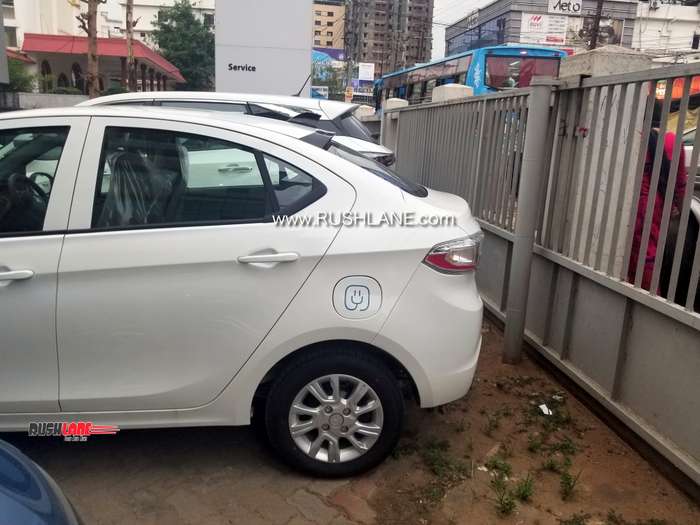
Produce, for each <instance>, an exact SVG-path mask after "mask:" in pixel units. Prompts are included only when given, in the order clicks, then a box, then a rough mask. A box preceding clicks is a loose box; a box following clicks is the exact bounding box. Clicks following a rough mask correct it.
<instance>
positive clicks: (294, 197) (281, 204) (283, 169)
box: [264, 155, 326, 215]
mask: <svg viewBox="0 0 700 525" xmlns="http://www.w3.org/2000/svg"><path fill="white" fill-rule="evenodd" d="M264 158H265V168H266V169H267V173H268V174H269V177H270V183H271V184H272V189H273V191H274V194H275V199H276V201H277V206H278V208H277V213H279V214H282V215H287V214H292V213H294V212H296V211H298V210H300V209H302V208H304V207H306V206H308V205H309V204H310V203H312V202H313V201H315V200H316V199H318V198H319V197H321V196H322V195H323V194H324V193H325V192H326V188H325V186H324V185H323V184H322V183H321V182H319V181H318V180H316V179H315V178H313V177H312V176H311V175H309V174H308V173H305V172H304V171H302V170H300V169H299V168H296V167H294V166H292V165H291V164H288V163H286V162H284V161H282V160H279V159H276V158H274V157H270V156H268V155H265V156H264Z"/></svg>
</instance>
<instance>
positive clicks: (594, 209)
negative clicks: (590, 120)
mask: <svg viewBox="0 0 700 525" xmlns="http://www.w3.org/2000/svg"><path fill="white" fill-rule="evenodd" d="M605 97H606V98H605V114H604V115H603V129H602V133H601V134H600V141H599V145H598V163H597V165H596V174H595V178H594V179H593V181H594V182H593V195H592V196H591V198H592V200H591V214H590V218H589V226H588V231H587V232H586V245H585V248H584V256H583V263H584V264H585V265H587V266H592V263H591V251H592V249H593V235H594V233H595V224H596V216H597V215H598V197H599V195H600V182H601V180H602V178H603V161H604V159H605V154H606V152H607V151H608V149H609V148H608V131H609V129H610V112H611V109H612V102H613V99H614V98H615V86H614V85H608V86H607V87H606V90H605ZM608 175H609V174H608ZM601 229H602V225H601ZM599 250H600V232H599V234H598V242H597V243H596V252H597V251H599Z"/></svg>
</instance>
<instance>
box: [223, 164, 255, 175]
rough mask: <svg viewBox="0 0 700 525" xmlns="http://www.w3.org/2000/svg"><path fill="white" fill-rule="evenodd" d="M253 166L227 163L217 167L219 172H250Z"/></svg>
mask: <svg viewBox="0 0 700 525" xmlns="http://www.w3.org/2000/svg"><path fill="white" fill-rule="evenodd" d="M251 171H253V168H251V167H250V166H239V165H238V164H228V165H226V166H223V167H221V168H219V173H250V172H251Z"/></svg>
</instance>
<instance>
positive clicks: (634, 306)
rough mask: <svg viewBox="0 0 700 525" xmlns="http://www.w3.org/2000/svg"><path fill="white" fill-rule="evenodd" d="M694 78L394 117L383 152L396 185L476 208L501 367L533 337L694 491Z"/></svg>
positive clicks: (596, 86)
mask: <svg viewBox="0 0 700 525" xmlns="http://www.w3.org/2000/svg"><path fill="white" fill-rule="evenodd" d="M696 76H698V77H700V65H697V64H696V65H684V66H672V67H667V68H660V69H654V70H650V71H643V72H637V73H629V74H622V75H614V76H608V77H592V78H587V79H583V80H577V81H576V82H556V81H550V82H549V83H547V82H544V85H543V82H541V81H540V82H539V83H538V84H539V86H533V87H532V88H529V89H526V90H522V89H520V90H514V91H509V92H507V93H498V94H493V95H487V96H480V97H473V98H467V99H461V100H457V101H454V100H453V101H449V102H443V103H432V104H423V105H415V106H408V107H405V108H397V109H394V110H387V111H385V114H384V120H383V122H382V142H383V143H384V144H385V145H387V146H388V147H390V148H392V149H394V150H395V152H396V154H397V158H398V166H397V169H398V171H399V172H400V173H401V174H402V175H404V176H407V177H408V178H411V179H413V180H416V181H418V182H420V183H423V184H425V185H426V186H429V187H431V188H434V189H438V190H444V191H449V192H452V193H456V194H458V195H460V196H462V197H464V198H465V199H466V200H467V202H468V203H469V204H470V206H471V208H472V212H473V214H474V216H475V217H476V219H477V220H478V221H479V223H480V224H481V226H482V229H483V230H484V233H485V240H484V244H483V246H482V259H481V263H480V266H479V270H478V272H477V280H478V282H479V288H480V291H481V294H482V297H483V299H484V303H485V305H486V307H487V308H488V309H489V310H490V311H491V313H492V314H494V315H496V316H497V317H499V318H501V319H503V320H504V321H505V324H506V351H505V357H506V358H508V359H510V358H513V359H512V360H513V361H517V359H515V358H516V357H517V353H519V351H520V346H521V344H522V340H523V338H524V339H525V340H526V341H528V342H529V343H530V344H531V345H532V346H534V347H535V348H536V349H537V350H538V351H539V352H540V353H541V354H542V355H543V356H544V357H545V358H547V359H548V360H550V361H551V362H552V364H554V365H555V366H557V367H558V368H559V369H561V370H562V371H563V372H564V373H565V374H567V375H568V376H569V377H570V378H571V379H573V380H574V381H575V382H577V383H578V384H579V385H580V386H581V387H582V388H584V389H585V390H586V391H587V392H588V393H589V394H591V395H592V396H593V397H594V398H595V399H597V400H598V401H599V402H600V403H601V404H602V405H603V406H605V407H606V408H607V409H608V410H609V411H610V412H611V413H613V414H615V415H616V416H617V417H618V418H619V419H620V420H621V421H623V422H624V423H625V424H626V425H627V426H628V427H629V428H630V429H632V430H633V431H635V432H636V433H637V434H638V435H639V436H641V437H642V438H643V439H645V440H646V441H647V442H648V443H649V444H650V445H652V446H653V447H655V448H656V449H657V450H658V451H659V452H660V453H662V454H663V455H665V456H666V457H667V458H668V459H669V460H670V461H671V462H673V463H674V464H675V465H676V466H677V467H678V468H679V469H681V470H682V471H683V472H685V473H686V475H687V476H689V477H690V478H691V479H692V480H694V481H695V482H696V483H700V418H697V417H688V415H690V414H700V381H699V380H698V378H700V313H698V311H697V310H698V306H697V303H698V299H700V297H698V296H699V295H700V294H698V293H697V288H698V280H699V276H700V240H698V238H699V236H698V222H697V219H696V218H695V217H694V215H693V213H692V212H691V203H692V199H693V180H694V177H695V175H696V172H697V171H698V161H699V160H700V147H698V146H699V144H698V142H700V138H699V134H697V133H696V134H695V138H694V141H693V144H692V145H690V144H686V145H684V144H683V141H682V134H683V132H684V130H686V129H688V127H689V124H688V123H687V122H686V120H688V119H687V117H688V116H689V115H690V114H691V113H693V112H695V114H696V115H697V114H698V113H700V110H697V111H696V110H695V109H694V106H696V105H700V100H698V99H699V98H700V95H691V84H692V79H693V78H694V77H696ZM674 88H675V92H674ZM657 94H658V95H659V97H660V98H658V99H657ZM674 97H675V98H674ZM694 125H695V124H692V126H694ZM692 126H691V127H692ZM671 134H672V135H671ZM667 135H668V136H669V137H670V138H668V139H666V137H667ZM650 136H651V137H652V140H651V141H650ZM653 137H656V138H657V139H656V141H655V142H654V140H653ZM667 140H668V143H667ZM686 166H687V167H688V169H687V170H686ZM686 171H689V173H686ZM684 174H686V175H687V177H688V181H687V183H686V184H685V185H684V184H683V183H684ZM696 206H700V200H699V201H698V202H697V204H696ZM514 352H515V353H514Z"/></svg>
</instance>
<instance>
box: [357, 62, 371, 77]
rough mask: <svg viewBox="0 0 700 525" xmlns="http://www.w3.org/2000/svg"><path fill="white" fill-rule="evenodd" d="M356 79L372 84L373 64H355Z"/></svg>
mask: <svg viewBox="0 0 700 525" xmlns="http://www.w3.org/2000/svg"><path fill="white" fill-rule="evenodd" d="M357 79H358V80H369V81H372V82H374V63H373V62H360V63H359V64H357Z"/></svg>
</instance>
